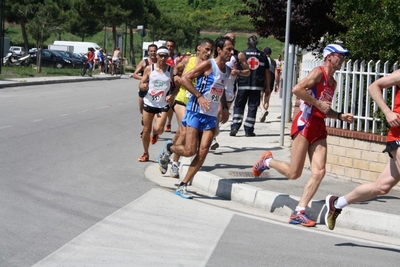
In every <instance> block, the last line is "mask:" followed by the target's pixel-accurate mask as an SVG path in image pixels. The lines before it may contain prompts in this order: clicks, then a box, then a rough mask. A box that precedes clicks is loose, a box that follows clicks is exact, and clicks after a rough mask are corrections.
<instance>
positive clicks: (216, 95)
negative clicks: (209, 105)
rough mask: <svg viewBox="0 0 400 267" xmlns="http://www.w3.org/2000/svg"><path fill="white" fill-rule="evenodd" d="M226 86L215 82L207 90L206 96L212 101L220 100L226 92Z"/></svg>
mask: <svg viewBox="0 0 400 267" xmlns="http://www.w3.org/2000/svg"><path fill="white" fill-rule="evenodd" d="M224 89H225V86H224V85H223V84H219V83H215V84H214V85H213V86H212V87H211V89H210V91H209V92H207V96H206V98H207V99H208V100H210V101H211V102H219V101H220V100H221V97H222V95H223V93H224Z"/></svg>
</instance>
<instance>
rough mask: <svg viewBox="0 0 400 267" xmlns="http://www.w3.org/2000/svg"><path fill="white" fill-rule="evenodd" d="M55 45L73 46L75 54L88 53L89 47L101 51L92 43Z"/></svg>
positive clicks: (61, 42) (67, 42)
mask: <svg viewBox="0 0 400 267" xmlns="http://www.w3.org/2000/svg"><path fill="white" fill-rule="evenodd" d="M53 44H54V45H65V46H73V47H74V51H73V52H74V53H80V54H83V53H87V51H88V48H89V47H93V48H94V49H95V50H100V46H99V45H98V44H96V43H92V42H73V41H54V43H53Z"/></svg>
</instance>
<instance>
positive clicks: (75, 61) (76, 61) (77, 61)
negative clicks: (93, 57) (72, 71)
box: [50, 50, 87, 69]
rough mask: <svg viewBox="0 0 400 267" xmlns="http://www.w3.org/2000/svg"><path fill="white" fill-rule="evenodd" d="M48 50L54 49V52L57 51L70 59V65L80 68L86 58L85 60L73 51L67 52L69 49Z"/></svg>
mask: <svg viewBox="0 0 400 267" xmlns="http://www.w3.org/2000/svg"><path fill="white" fill-rule="evenodd" d="M50 51H55V52H57V53H59V54H60V55H61V56H62V57H63V58H64V59H66V60H68V61H70V62H71V63H72V67H73V68H79V69H81V68H82V66H83V64H84V63H85V62H86V60H87V59H86V58H85V59H86V60H84V59H83V58H82V57H81V56H79V55H78V54H74V53H72V52H69V51H57V50H50Z"/></svg>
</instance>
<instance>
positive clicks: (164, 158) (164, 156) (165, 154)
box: [158, 139, 172, 174]
mask: <svg viewBox="0 0 400 267" xmlns="http://www.w3.org/2000/svg"><path fill="white" fill-rule="evenodd" d="M171 146H172V140H170V139H169V140H167V141H165V143H164V148H163V150H162V151H161V153H160V154H159V155H158V165H160V167H159V169H160V172H161V174H165V173H166V172H167V170H168V163H169V157H170V156H171V151H170V150H169V149H170V147H171Z"/></svg>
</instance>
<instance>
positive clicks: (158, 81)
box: [143, 64, 172, 108]
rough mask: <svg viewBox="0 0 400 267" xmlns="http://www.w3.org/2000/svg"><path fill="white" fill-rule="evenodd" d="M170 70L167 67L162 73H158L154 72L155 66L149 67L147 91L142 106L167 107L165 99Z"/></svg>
mask: <svg viewBox="0 0 400 267" xmlns="http://www.w3.org/2000/svg"><path fill="white" fill-rule="evenodd" d="M171 70H172V67H171V66H168V67H167V70H166V71H165V72H164V73H159V72H157V71H156V70H155V64H152V65H151V73H150V77H149V90H148V91H147V94H146V96H145V97H143V103H144V104H146V105H148V106H151V107H155V108H163V107H165V106H166V105H168V103H167V100H166V97H167V94H168V91H169V89H170V86H171Z"/></svg>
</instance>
